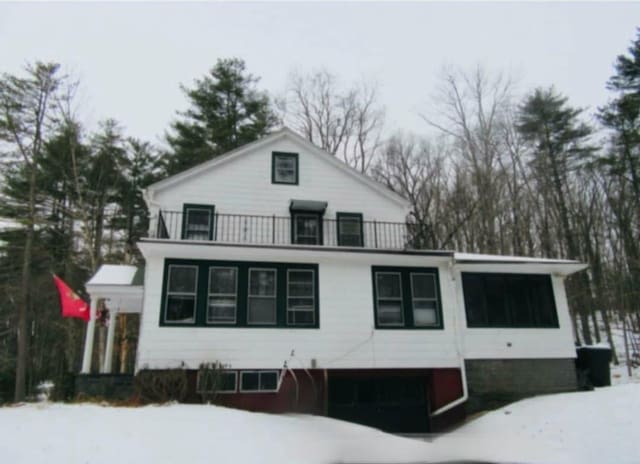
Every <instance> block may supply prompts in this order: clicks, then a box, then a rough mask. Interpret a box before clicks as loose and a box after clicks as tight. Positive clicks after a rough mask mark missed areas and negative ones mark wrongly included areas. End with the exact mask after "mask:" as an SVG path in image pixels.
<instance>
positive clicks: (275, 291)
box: [247, 267, 278, 326]
mask: <svg viewBox="0 0 640 464" xmlns="http://www.w3.org/2000/svg"><path fill="white" fill-rule="evenodd" d="M251 271H273V275H274V279H273V296H272V297H267V296H264V295H251ZM251 298H273V300H274V301H275V305H274V307H275V310H276V312H275V316H276V317H275V320H274V321H273V322H250V321H249V306H250V303H249V302H250V300H251ZM250 325H257V326H260V325H273V326H277V325H278V270H277V269H276V268H271V267H250V268H249V269H248V270H247V326H250Z"/></svg>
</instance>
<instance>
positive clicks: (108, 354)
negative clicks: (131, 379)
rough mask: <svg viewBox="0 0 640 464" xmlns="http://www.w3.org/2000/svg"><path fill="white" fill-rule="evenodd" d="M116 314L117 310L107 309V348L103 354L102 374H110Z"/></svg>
mask: <svg viewBox="0 0 640 464" xmlns="http://www.w3.org/2000/svg"><path fill="white" fill-rule="evenodd" d="M117 316H118V310H117V309H112V310H111V311H109V327H108V329H107V348H106V350H105V354H104V365H103V366H102V373H103V374H111V364H112V360H113V339H114V338H115V335H116V320H117Z"/></svg>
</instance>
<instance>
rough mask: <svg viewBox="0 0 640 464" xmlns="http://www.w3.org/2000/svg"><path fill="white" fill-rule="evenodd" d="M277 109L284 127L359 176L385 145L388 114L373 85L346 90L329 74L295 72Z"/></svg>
mask: <svg viewBox="0 0 640 464" xmlns="http://www.w3.org/2000/svg"><path fill="white" fill-rule="evenodd" d="M277 106H278V109H279V110H280V112H281V117H282V119H283V121H284V122H285V124H287V125H289V126H291V127H292V128H293V129H294V130H296V131H298V132H300V133H301V134H302V135H303V136H304V137H306V138H307V139H308V140H310V141H311V142H313V143H315V144H316V145H318V146H320V147H321V148H322V149H323V150H326V151H327V152H329V153H331V154H332V155H335V156H339V157H341V158H342V159H343V161H345V162H346V163H347V164H349V165H350V166H352V167H353V168H355V169H357V170H359V171H360V172H363V173H364V172H367V171H368V169H369V168H370V166H371V163H372V160H373V159H374V157H375V155H376V154H377V152H378V150H379V149H380V147H381V146H382V140H381V134H382V129H383V124H384V115H385V112H384V108H383V107H382V105H381V104H380V103H379V95H378V88H377V86H375V85H372V84H370V83H367V82H364V81H363V82H361V83H356V84H353V85H351V86H348V87H343V86H342V85H341V84H340V82H339V80H338V78H337V77H336V76H335V75H334V74H332V73H330V72H329V71H328V70H326V69H320V70H317V71H314V72H311V73H308V74H301V73H298V72H293V73H291V74H290V76H289V83H288V85H287V89H286V92H285V94H284V95H283V96H282V97H281V98H279V99H278V100H277Z"/></svg>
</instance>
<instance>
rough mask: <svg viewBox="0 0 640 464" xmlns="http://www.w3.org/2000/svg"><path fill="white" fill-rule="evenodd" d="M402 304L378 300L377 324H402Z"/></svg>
mask: <svg viewBox="0 0 640 464" xmlns="http://www.w3.org/2000/svg"><path fill="white" fill-rule="evenodd" d="M403 320H404V319H403V316H402V303H401V302H400V301H384V300H382V301H380V300H378V323H380V324H402V322H403Z"/></svg>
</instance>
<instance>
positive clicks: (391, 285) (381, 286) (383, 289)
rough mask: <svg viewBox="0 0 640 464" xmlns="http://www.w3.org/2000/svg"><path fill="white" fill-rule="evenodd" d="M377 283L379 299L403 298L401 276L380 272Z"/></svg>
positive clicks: (377, 275)
mask: <svg viewBox="0 0 640 464" xmlns="http://www.w3.org/2000/svg"><path fill="white" fill-rule="evenodd" d="M376 282H377V286H378V288H377V290H378V298H400V297H401V296H402V290H401V286H400V274H391V273H386V272H378V273H377V274H376Z"/></svg>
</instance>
